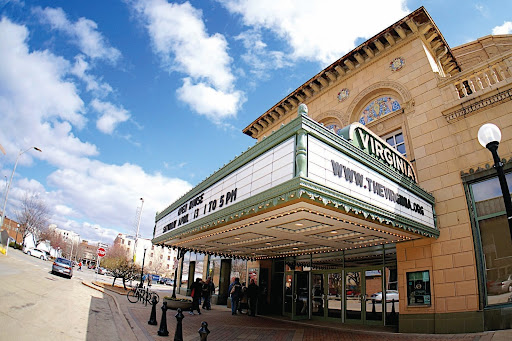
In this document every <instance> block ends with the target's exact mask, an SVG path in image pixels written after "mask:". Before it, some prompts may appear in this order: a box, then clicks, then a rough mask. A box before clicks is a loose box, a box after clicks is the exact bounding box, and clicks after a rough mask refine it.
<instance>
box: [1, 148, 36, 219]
mask: <svg viewBox="0 0 512 341" xmlns="http://www.w3.org/2000/svg"><path fill="white" fill-rule="evenodd" d="M31 149H35V150H37V151H38V152H42V150H41V149H39V148H37V147H30V148H28V149H27V150H20V152H19V153H18V156H16V161H15V162H14V168H13V169H12V173H11V179H10V180H9V184H8V185H7V189H6V190H5V198H4V208H3V210H2V223H1V224H2V225H1V226H0V227H2V228H3V227H4V218H5V206H6V205H7V197H8V195H9V189H10V188H11V183H12V178H13V177H14V172H15V171H16V166H17V165H18V160H19V158H20V156H21V155H22V154H25V153H26V152H28V151H29V150H31Z"/></svg>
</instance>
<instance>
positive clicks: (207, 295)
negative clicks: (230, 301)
mask: <svg viewBox="0 0 512 341" xmlns="http://www.w3.org/2000/svg"><path fill="white" fill-rule="evenodd" d="M214 292H215V285H214V284H213V282H212V278H211V277H208V278H207V279H206V281H205V282H204V283H203V309H206V310H210V309H212V305H211V303H210V300H211V297H212V294H213V293H214Z"/></svg>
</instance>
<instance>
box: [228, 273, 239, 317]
mask: <svg viewBox="0 0 512 341" xmlns="http://www.w3.org/2000/svg"><path fill="white" fill-rule="evenodd" d="M228 291H229V295H230V296H231V315H236V310H237V308H238V302H239V299H240V294H241V292H242V285H241V284H240V278H238V277H235V280H234V281H233V282H232V283H231V284H230V285H229V288H228Z"/></svg>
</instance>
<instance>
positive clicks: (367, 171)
mask: <svg viewBox="0 0 512 341" xmlns="http://www.w3.org/2000/svg"><path fill="white" fill-rule="evenodd" d="M308 178H309V179H311V180H313V181H315V182H317V183H319V184H321V185H324V186H326V187H329V188H331V189H333V190H336V191H338V192H341V193H344V194H347V195H350V196H352V197H354V198H357V199H359V200H362V201H364V202H367V203H369V204H372V205H374V206H377V207H379V208H381V209H384V210H386V211H388V212H392V213H395V214H399V215H401V216H403V217H406V218H409V219H411V220H414V221H417V222H420V223H422V224H424V225H426V226H429V227H431V228H436V227H435V224H434V213H433V206H432V204H430V203H429V202H427V201H425V200H423V199H422V198H420V197H419V196H417V195H415V194H414V193H412V192H410V191H409V190H408V189H406V188H403V187H402V186H400V185H399V184H398V183H396V182H393V181H392V180H390V179H389V178H387V177H385V176H383V175H381V174H379V173H377V172H376V171H374V170H372V169H371V168H369V167H367V166H365V165H363V164H362V163H361V162H359V161H356V160H354V159H352V158H350V157H349V156H347V155H345V154H343V153H342V152H340V151H338V150H336V149H334V148H333V147H331V146H329V145H327V144H326V143H324V142H321V141H320V140H318V139H316V138H314V137H312V136H311V135H309V136H308ZM350 179H352V181H350ZM356 179H357V180H356Z"/></svg>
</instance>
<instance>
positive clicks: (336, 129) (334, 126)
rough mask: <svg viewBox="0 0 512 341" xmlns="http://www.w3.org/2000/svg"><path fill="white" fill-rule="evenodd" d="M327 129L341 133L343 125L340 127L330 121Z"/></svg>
mask: <svg viewBox="0 0 512 341" xmlns="http://www.w3.org/2000/svg"><path fill="white" fill-rule="evenodd" d="M325 127H326V128H327V129H329V130H332V131H334V132H335V133H336V134H338V135H339V133H338V132H339V131H340V130H341V127H339V126H338V125H337V124H336V123H330V124H327V125H326V126H325Z"/></svg>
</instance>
